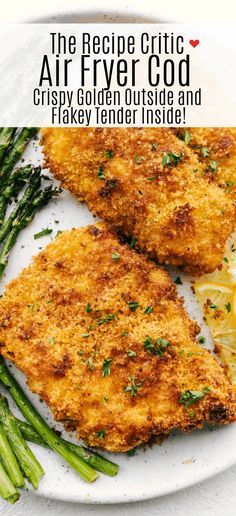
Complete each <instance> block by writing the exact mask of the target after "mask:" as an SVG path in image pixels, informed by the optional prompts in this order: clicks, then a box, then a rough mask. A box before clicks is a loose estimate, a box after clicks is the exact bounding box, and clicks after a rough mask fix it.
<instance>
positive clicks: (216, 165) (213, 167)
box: [210, 160, 219, 174]
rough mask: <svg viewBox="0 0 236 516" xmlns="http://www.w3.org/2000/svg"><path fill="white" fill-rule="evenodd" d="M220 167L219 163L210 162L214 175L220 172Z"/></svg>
mask: <svg viewBox="0 0 236 516" xmlns="http://www.w3.org/2000/svg"><path fill="white" fill-rule="evenodd" d="M218 166H219V163H218V161H214V160H213V161H210V169H211V172H212V173H213V174H216V172H217V170H218Z"/></svg>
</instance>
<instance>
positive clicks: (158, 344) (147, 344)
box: [144, 336, 170, 356]
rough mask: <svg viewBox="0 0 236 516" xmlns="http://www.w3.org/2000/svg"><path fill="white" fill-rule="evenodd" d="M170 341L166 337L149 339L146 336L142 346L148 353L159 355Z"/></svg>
mask: <svg viewBox="0 0 236 516" xmlns="http://www.w3.org/2000/svg"><path fill="white" fill-rule="evenodd" d="M169 344H170V342H169V341H168V340H167V339H155V340H153V339H151V337H149V336H147V337H146V339H145V341H144V348H145V349H146V351H147V352H148V353H149V354H155V355H159V356H161V355H162V354H163V351H165V349H166V348H167V347H168V346H169Z"/></svg>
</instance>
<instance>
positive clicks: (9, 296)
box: [0, 223, 235, 451]
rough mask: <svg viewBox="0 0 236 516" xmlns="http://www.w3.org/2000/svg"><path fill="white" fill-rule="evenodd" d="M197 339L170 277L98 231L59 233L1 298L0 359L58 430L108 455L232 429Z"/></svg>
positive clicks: (222, 390) (212, 365)
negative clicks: (186, 434) (18, 374)
mask: <svg viewBox="0 0 236 516" xmlns="http://www.w3.org/2000/svg"><path fill="white" fill-rule="evenodd" d="M197 332H198V326H197V324H196V323H195V322H193V321H191V320H190V319H189V317H188V315H187V313H186V311H185V309H184V306H183V301H182V300H181V299H178V297H177V294H176V288H175V285H173V283H172V282H171V280H170V277H169V275H168V273H167V272H166V271H164V270H162V269H161V268H159V267H158V266H156V265H155V264H154V263H152V262H148V261H147V260H146V258H145V257H144V256H143V255H140V254H138V253H135V252H134V251H131V250H130V249H129V247H128V246H127V245H123V244H120V243H119V241H118V240H117V238H116V237H115V235H114V234H113V233H112V232H111V230H110V229H108V227H107V226H106V225H105V224H104V223H98V224H96V225H94V226H93V225H91V226H87V227H85V228H81V229H74V230H71V231H66V232H64V233H62V234H61V235H60V236H58V237H57V238H56V239H55V241H54V242H53V243H51V244H49V245H48V246H47V247H46V249H45V250H44V251H42V252H41V253H40V254H39V255H38V256H37V257H35V258H34V260H33V263H32V265H30V266H29V267H28V268H27V269H25V270H24V271H23V272H22V273H21V274H20V276H19V277H18V278H16V279H14V280H13V281H12V282H11V283H10V284H9V285H8V287H7V288H6V291H5V293H4V296H3V297H2V298H1V299H0V344H1V353H2V354H3V355H4V356H5V357H7V358H9V359H10V360H12V361H13V362H14V363H15V364H16V365H17V366H18V367H19V368H20V369H21V370H22V371H23V372H24V373H25V374H26V376H27V378H28V383H29V387H30V389H31V390H32V391H33V392H36V393H37V394H39V395H40V396H41V397H42V398H43V399H44V400H45V401H46V402H47V403H48V405H49V407H50V408H51V409H52V412H53V414H54V416H55V418H56V419H57V420H58V421H62V422H64V423H65V424H66V425H67V427H69V428H71V429H75V430H76V431H77V435H78V437H81V438H83V439H84V440H86V442H87V443H88V444H89V445H90V446H99V447H100V448H104V449H106V450H111V451H126V450H129V449H131V448H133V447H135V446H137V445H140V444H142V443H147V442H148V441H149V440H150V439H151V438H153V437H163V436H165V435H167V434H168V433H169V432H170V431H171V430H172V429H174V428H175V429H180V430H183V431H190V430H192V429H194V428H201V427H202V424H203V422H204V421H206V422H208V423H211V424H227V423H229V422H231V421H234V420H235V391H234V390H233V388H232V386H231V384H230V381H229V380H228V379H227V377H226V375H225V373H224V370H223V368H222V367H221V366H220V365H219V364H218V363H217V361H216V359H215V358H214V357H213V356H212V355H211V354H210V353H209V352H208V351H206V350H205V349H203V348H202V347H201V346H200V345H199V344H197V343H196V334H197Z"/></svg>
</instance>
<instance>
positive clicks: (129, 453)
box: [127, 446, 138, 457]
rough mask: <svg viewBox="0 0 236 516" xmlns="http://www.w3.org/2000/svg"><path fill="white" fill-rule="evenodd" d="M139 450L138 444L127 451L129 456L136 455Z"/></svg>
mask: <svg viewBox="0 0 236 516" xmlns="http://www.w3.org/2000/svg"><path fill="white" fill-rule="evenodd" d="M137 450H138V446H136V447H135V448H132V449H131V450H129V451H127V455H128V457H134V455H137Z"/></svg>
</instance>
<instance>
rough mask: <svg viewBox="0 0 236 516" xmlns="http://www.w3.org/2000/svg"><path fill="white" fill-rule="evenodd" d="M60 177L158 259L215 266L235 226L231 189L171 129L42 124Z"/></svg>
mask: <svg viewBox="0 0 236 516" xmlns="http://www.w3.org/2000/svg"><path fill="white" fill-rule="evenodd" d="M42 134H43V147H44V152H45V156H46V164H47V165H48V166H49V167H50V168H51V170H52V171H53V173H54V174H55V176H56V177H57V178H58V179H60V180H61V182H62V185H63V186H64V187H65V188H68V189H69V190H70V191H71V192H72V193H73V194H74V195H76V196H77V197H78V198H79V199H80V200H81V201H86V202H87V204H88V206H89V208H90V209H91V210H92V211H93V212H94V213H96V214H97V215H98V216H100V217H102V218H104V219H105V220H106V221H107V222H109V223H110V224H111V225H112V226H113V227H114V228H115V229H116V230H119V231H122V232H123V233H125V234H126V235H127V236H134V237H136V238H137V240H138V246H139V247H140V249H142V250H144V251H146V252H147V253H148V254H149V256H151V257H153V258H156V259H158V261H159V263H167V264H171V265H181V266H183V267H184V268H185V270H188V271H192V272H195V273H196V274H201V273H204V272H211V271H213V270H214V269H215V268H216V267H217V266H218V265H219V264H220V263H221V259H222V256H223V254H224V249H225V243H226V240H227V238H228V237H229V235H230V234H231V233H232V231H233V229H234V227H235V214H236V211H235V206H234V204H233V201H232V198H231V196H229V195H227V193H226V192H225V191H223V190H222V189H221V188H219V186H218V185H217V184H214V183H209V181H208V177H207V175H206V174H205V172H204V165H203V164H202V163H201V162H200V161H199V159H198V157H197V156H196V154H195V153H194V152H192V150H191V149H189V147H188V146H187V145H185V143H184V142H183V141H181V140H179V139H178V138H177V137H176V136H175V135H174V133H173V132H172V131H171V130H170V129H161V128H157V129H148V128H142V129H139V128H132V129H130V128H128V129H121V128H108V129H101V128H98V129H84V128H80V129H64V128H63V129H62V128H51V129H43V130H42Z"/></svg>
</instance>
